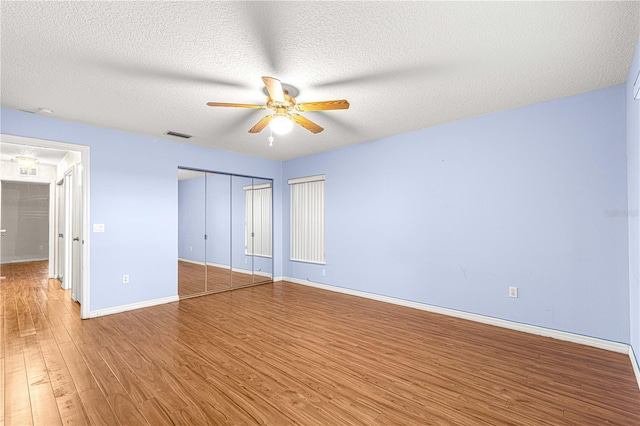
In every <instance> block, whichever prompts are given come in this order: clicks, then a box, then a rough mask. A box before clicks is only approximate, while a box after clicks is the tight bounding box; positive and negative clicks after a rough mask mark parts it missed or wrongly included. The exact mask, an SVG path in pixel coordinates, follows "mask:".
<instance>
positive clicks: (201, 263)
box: [178, 257, 204, 266]
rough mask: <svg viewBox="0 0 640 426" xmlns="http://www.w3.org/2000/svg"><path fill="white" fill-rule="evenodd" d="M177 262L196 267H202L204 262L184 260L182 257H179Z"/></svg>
mask: <svg viewBox="0 0 640 426" xmlns="http://www.w3.org/2000/svg"><path fill="white" fill-rule="evenodd" d="M178 260H179V261H181V262H187V263H193V264H196V265H202V266H204V262H199V261H197V260H191V259H185V258H184V257H179V258H178Z"/></svg>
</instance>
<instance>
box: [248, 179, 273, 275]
mask: <svg viewBox="0 0 640 426" xmlns="http://www.w3.org/2000/svg"><path fill="white" fill-rule="evenodd" d="M271 192H272V191H271V181H270V180H264V179H255V178H254V179H253V187H252V189H251V190H248V191H245V193H246V194H245V198H246V204H247V212H246V217H247V227H248V229H249V232H248V233H247V234H248V235H249V236H250V237H251V241H250V242H249V243H248V244H247V247H248V250H247V251H248V254H249V255H252V261H253V283H254V284H255V283H261V282H269V281H271V280H272V279H273V274H272V272H273V268H272V265H273V262H272V254H271V250H272V241H271V240H272V238H271V232H272V229H273V228H272V223H271V222H272V221H271V215H272V195H271Z"/></svg>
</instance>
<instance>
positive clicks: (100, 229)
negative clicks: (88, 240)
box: [93, 223, 104, 233]
mask: <svg viewBox="0 0 640 426" xmlns="http://www.w3.org/2000/svg"><path fill="white" fill-rule="evenodd" d="M93 232H94V233H98V232H104V223H94V224H93Z"/></svg>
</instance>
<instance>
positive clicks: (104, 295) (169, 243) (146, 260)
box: [0, 108, 282, 311]
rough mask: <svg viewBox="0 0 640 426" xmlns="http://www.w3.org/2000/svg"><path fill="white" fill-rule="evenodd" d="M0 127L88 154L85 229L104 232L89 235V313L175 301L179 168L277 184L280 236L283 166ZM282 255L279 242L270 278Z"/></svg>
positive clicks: (24, 122) (66, 130) (126, 138)
mask: <svg viewBox="0 0 640 426" xmlns="http://www.w3.org/2000/svg"><path fill="white" fill-rule="evenodd" d="M0 122H1V123H2V129H1V131H2V133H3V134H8V135H16V136H25V137H32V138H40V139H47V140H52V141H59V142H67V143H73V144H81V145H88V146H90V147H91V153H90V165H91V168H90V173H91V176H90V185H91V187H90V202H91V209H90V221H91V223H104V224H105V227H106V232H105V233H104V234H91V235H90V241H91V259H90V262H91V263H90V266H91V271H90V273H91V301H90V308H91V310H92V311H95V310H98V309H104V308H109V307H114V306H119V305H126V304H130V303H136V302H141V301H146V300H152V299H157V298H163V297H169V296H175V295H176V294H177V274H178V272H177V259H178V171H177V169H178V166H184V167H192V168H199V169H205V170H213V171H220V172H226V173H238V174H244V175H250V176H260V177H266V178H272V179H274V180H275V182H276V184H275V190H274V207H275V208H274V210H275V213H274V233H275V235H280V234H281V233H282V218H281V210H280V206H281V199H282V195H281V193H280V188H281V185H280V180H281V174H282V163H281V162H278V161H270V160H265V159H261V158H255V157H250V156H246V155H239V154H233V153H229V152H224V151H218V150H214V149H208V148H203V147H197V146H193V145H188V144H182V143H177V142H171V141H167V140H164V139H155V138H151V137H148V136H140V135H135V134H130V133H125V132H120V131H116V130H109V129H103V128H98V127H94V126H89V125H84V124H78V123H73V122H68V121H63V120H58V119H55V118H51V117H44V116H40V115H35V114H29V113H25V112H21V111H15V110H10V109H6V108H2V109H1V115H0ZM141 159H143V160H144V161H140V160H141ZM281 252H282V244H281V240H279V239H276V240H274V253H275V254H276V262H275V268H276V269H275V275H281V266H282V262H281V260H280V259H279V258H278V257H277V256H278V253H281ZM123 274H129V275H130V280H131V282H130V284H127V285H126V286H125V285H123V284H122V275H123Z"/></svg>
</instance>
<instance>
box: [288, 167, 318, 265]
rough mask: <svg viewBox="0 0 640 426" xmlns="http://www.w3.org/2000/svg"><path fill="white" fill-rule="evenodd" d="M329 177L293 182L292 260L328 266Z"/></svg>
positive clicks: (291, 210) (291, 204)
mask: <svg viewBox="0 0 640 426" xmlns="http://www.w3.org/2000/svg"><path fill="white" fill-rule="evenodd" d="M324 182H325V175H315V176H307V177H302V178H294V179H289V180H288V181H287V183H288V184H289V187H290V194H291V195H290V196H291V198H290V220H289V223H290V228H289V231H290V233H289V235H290V245H289V248H290V251H289V260H292V261H295V262H306V263H316V264H320V265H324V264H326V258H325V241H324V237H325V235H324V231H325V228H324V226H325V220H324V215H325V205H324V200H325V184H324Z"/></svg>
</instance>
